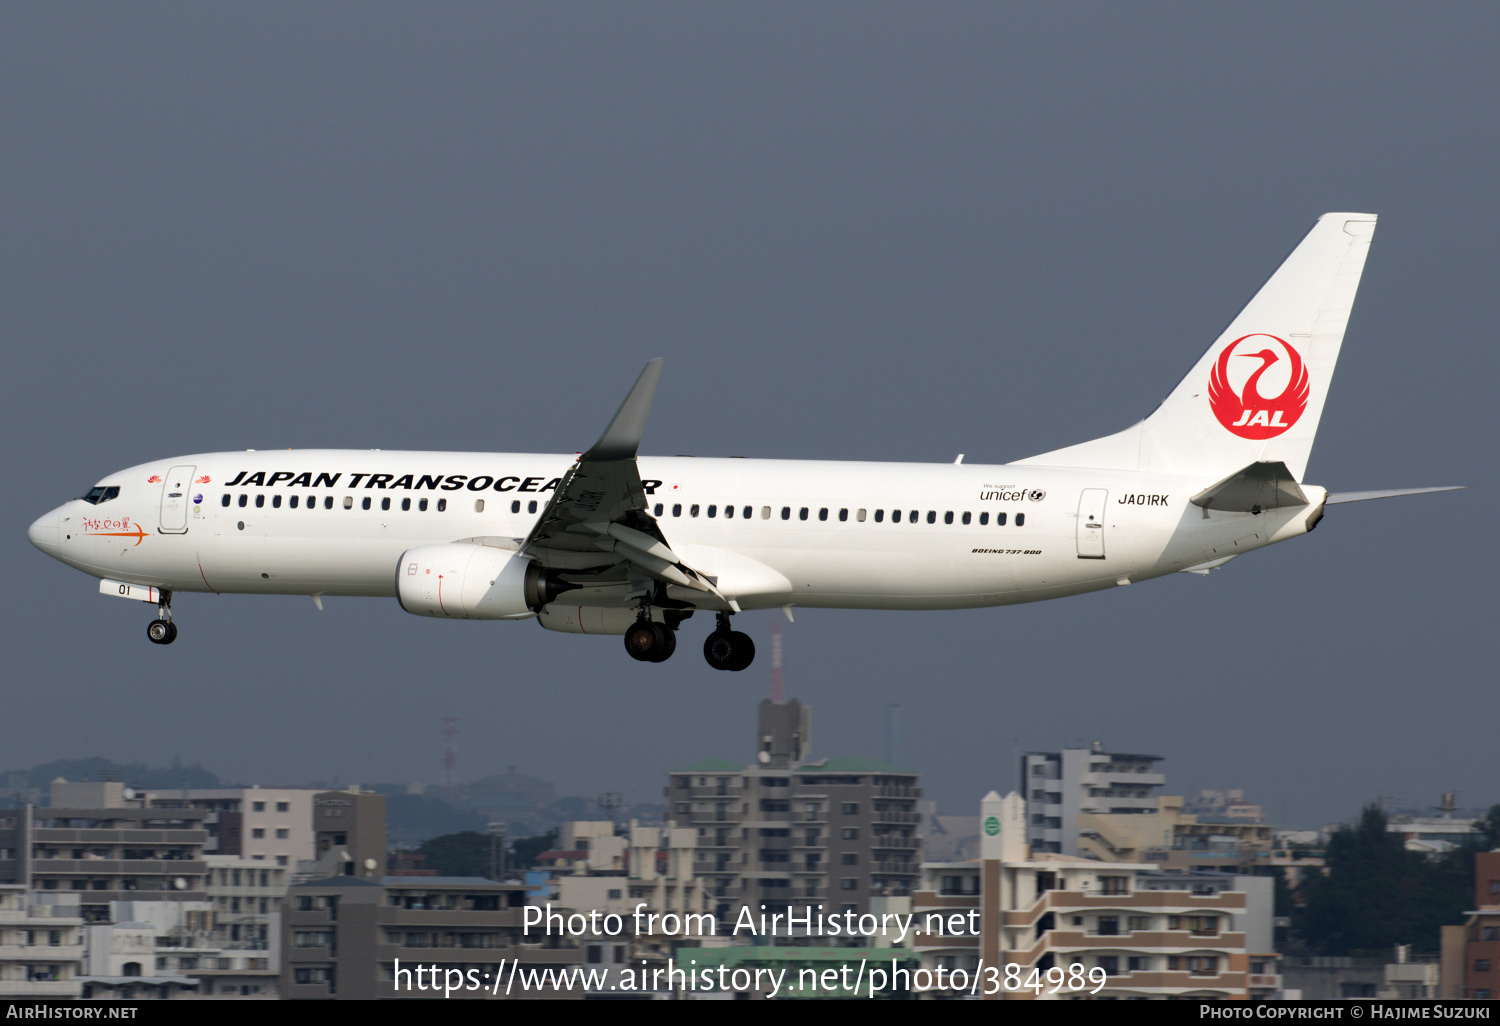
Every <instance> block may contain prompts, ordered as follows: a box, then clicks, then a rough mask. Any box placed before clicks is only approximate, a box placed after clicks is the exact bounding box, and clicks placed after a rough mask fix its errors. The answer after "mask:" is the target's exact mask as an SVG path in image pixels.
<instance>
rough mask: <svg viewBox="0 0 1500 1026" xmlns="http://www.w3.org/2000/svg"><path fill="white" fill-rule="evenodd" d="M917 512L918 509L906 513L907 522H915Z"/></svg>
mask: <svg viewBox="0 0 1500 1026" xmlns="http://www.w3.org/2000/svg"><path fill="white" fill-rule="evenodd" d="M918 512H919V510H912V511H911V512H910V513H909V514H907V517H906V520H907V522H908V523H911V524H915V523H916V522H917V513H918Z"/></svg>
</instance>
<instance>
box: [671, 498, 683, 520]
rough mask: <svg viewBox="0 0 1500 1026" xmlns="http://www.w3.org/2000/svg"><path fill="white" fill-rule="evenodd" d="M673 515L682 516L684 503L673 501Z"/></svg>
mask: <svg viewBox="0 0 1500 1026" xmlns="http://www.w3.org/2000/svg"><path fill="white" fill-rule="evenodd" d="M672 515H673V516H674V517H680V516H682V503H680V502H674V503H672Z"/></svg>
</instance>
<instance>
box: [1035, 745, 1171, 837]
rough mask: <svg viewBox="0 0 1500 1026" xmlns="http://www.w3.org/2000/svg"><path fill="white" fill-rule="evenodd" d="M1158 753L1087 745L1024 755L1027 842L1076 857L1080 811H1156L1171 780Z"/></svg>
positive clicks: (1108, 812)
mask: <svg viewBox="0 0 1500 1026" xmlns="http://www.w3.org/2000/svg"><path fill="white" fill-rule="evenodd" d="M1161 761H1162V757H1161V756H1159V755H1137V754H1127V753H1123V752H1106V751H1105V750H1104V746H1103V745H1102V744H1101V743H1100V742H1098V741H1095V742H1094V743H1093V744H1092V745H1090V746H1089V747H1088V748H1068V749H1064V750H1063V751H1060V752H1027V753H1026V754H1024V755H1023V756H1021V768H1020V772H1021V778H1020V779H1021V788H1022V791H1021V793H1022V794H1023V795H1024V797H1025V801H1026V843H1027V844H1029V845H1030V846H1031V850H1032V851H1034V852H1053V853H1056V854H1061V855H1073V856H1077V855H1079V854H1081V852H1080V850H1079V826H1078V817H1079V814H1080V813H1104V814H1110V815H1143V814H1149V813H1152V812H1154V811H1156V796H1157V794H1158V792H1159V791H1160V789H1161V788H1162V787H1163V786H1165V784H1166V778H1165V777H1164V776H1162V775H1161V774H1160V773H1158V772H1157V771H1156V764H1157V763H1158V762H1161Z"/></svg>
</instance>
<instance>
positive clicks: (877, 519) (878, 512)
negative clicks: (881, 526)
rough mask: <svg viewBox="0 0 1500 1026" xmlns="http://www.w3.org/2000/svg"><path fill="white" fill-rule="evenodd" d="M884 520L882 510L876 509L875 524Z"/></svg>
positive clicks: (883, 511)
mask: <svg viewBox="0 0 1500 1026" xmlns="http://www.w3.org/2000/svg"><path fill="white" fill-rule="evenodd" d="M884 519H885V510H883V509H877V510H876V511H875V522H876V523H877V524H878V523H880V522H881V521H882V520H884Z"/></svg>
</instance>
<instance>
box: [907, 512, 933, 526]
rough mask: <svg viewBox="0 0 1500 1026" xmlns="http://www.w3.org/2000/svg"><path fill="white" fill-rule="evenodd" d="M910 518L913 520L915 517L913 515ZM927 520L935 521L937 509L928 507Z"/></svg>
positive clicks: (931, 522) (930, 522)
mask: <svg viewBox="0 0 1500 1026" xmlns="http://www.w3.org/2000/svg"><path fill="white" fill-rule="evenodd" d="M912 519H913V520H915V519H916V518H915V517H913V518H912ZM927 522H928V523H929V524H935V523H937V510H934V509H930V510H928V511H927Z"/></svg>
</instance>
